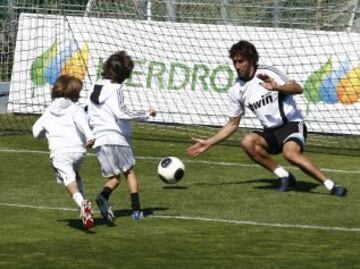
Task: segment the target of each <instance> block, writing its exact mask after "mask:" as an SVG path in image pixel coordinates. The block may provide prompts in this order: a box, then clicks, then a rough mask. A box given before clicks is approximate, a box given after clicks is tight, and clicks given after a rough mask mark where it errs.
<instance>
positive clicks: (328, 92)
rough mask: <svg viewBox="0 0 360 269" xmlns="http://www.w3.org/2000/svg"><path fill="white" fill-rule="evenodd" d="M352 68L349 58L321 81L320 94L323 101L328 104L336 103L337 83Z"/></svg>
mask: <svg viewBox="0 0 360 269" xmlns="http://www.w3.org/2000/svg"><path fill="white" fill-rule="evenodd" d="M349 69H350V62H349V60H345V61H344V62H343V63H341V65H340V68H339V69H338V70H335V71H333V72H332V73H331V74H330V75H329V76H328V77H327V78H326V79H325V80H324V81H323V82H321V85H320V90H319V94H320V96H321V99H322V101H324V102H325V103H328V104H334V103H336V102H337V101H338V99H337V95H336V85H337V84H338V83H339V81H340V78H341V77H342V76H344V75H345V74H346V73H347V72H348V71H349Z"/></svg>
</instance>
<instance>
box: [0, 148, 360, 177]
mask: <svg viewBox="0 0 360 269" xmlns="http://www.w3.org/2000/svg"><path fill="white" fill-rule="evenodd" d="M0 152H7V153H29V154H49V152H48V151H45V150H26V149H9V148H0ZM87 155H89V156H96V155H95V154H93V153H87ZM135 158H136V159H139V160H158V161H160V159H161V158H160V157H151V156H135ZM183 161H184V162H185V163H203V164H211V165H222V166H239V167H253V168H261V169H263V168H262V167H261V166H260V165H257V164H245V163H233V162H218V161H202V160H190V159H183ZM284 167H285V168H286V169H292V170H299V169H298V168H297V167H294V166H284ZM321 170H322V171H324V172H330V173H339V174H360V171H359V170H341V169H331V168H321Z"/></svg>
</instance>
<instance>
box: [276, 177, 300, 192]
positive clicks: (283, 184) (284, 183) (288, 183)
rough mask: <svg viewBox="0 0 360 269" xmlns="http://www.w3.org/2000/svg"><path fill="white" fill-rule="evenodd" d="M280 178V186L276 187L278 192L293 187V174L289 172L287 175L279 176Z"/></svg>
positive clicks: (294, 180) (294, 181)
mask: <svg viewBox="0 0 360 269" xmlns="http://www.w3.org/2000/svg"><path fill="white" fill-rule="evenodd" d="M279 179H280V187H279V188H278V189H277V190H278V191H280V192H285V191H288V190H289V189H290V188H293V187H295V185H296V179H295V177H294V175H293V174H291V173H289V176H287V177H281V178H279Z"/></svg>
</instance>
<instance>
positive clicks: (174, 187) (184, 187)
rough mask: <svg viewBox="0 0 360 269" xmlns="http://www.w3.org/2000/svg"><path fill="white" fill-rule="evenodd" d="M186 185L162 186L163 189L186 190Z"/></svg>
mask: <svg viewBox="0 0 360 269" xmlns="http://www.w3.org/2000/svg"><path fill="white" fill-rule="evenodd" d="M188 188H189V187H188V186H164V187H163V189H164V190H186V189H188Z"/></svg>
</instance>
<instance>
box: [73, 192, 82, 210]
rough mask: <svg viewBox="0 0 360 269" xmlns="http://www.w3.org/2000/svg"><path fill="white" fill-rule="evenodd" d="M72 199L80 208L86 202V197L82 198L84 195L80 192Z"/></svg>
mask: <svg viewBox="0 0 360 269" xmlns="http://www.w3.org/2000/svg"><path fill="white" fill-rule="evenodd" d="M72 198H73V200H74V201H75V203H76V204H77V205H78V206H79V207H81V206H82V202H83V201H84V197H83V196H82V194H81V193H80V192H75V193H74V194H73V195H72Z"/></svg>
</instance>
